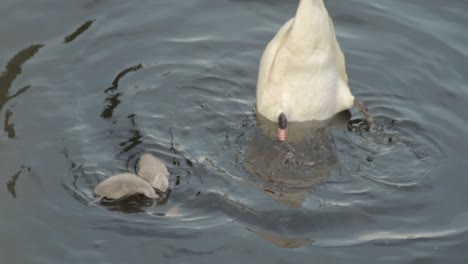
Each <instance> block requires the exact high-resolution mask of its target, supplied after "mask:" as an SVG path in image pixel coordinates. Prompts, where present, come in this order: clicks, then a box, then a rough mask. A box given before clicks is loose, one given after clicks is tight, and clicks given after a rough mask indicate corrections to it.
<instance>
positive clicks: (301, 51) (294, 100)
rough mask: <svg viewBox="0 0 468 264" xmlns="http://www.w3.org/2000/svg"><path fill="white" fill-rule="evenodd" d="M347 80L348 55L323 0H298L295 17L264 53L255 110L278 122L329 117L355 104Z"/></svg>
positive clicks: (283, 27)
mask: <svg viewBox="0 0 468 264" xmlns="http://www.w3.org/2000/svg"><path fill="white" fill-rule="evenodd" d="M347 83H348V76H347V74H346V69H345V59H344V55H343V52H342V51H341V49H340V46H339V44H338V41H337V39H336V35H335V29H334V26H333V22H332V21H331V19H330V17H329V15H328V12H327V9H326V8H325V5H324V3H323V0H300V3H299V7H298V8H297V11H296V15H295V17H293V18H291V19H290V20H289V21H287V22H286V23H285V24H284V25H283V26H282V27H281V28H280V29H279V31H278V33H277V34H276V35H275V37H274V38H273V39H272V40H271V41H270V43H269V44H268V45H267V47H266V49H265V51H264V53H263V56H262V59H261V62H260V69H259V76H258V82H257V111H258V112H259V113H260V114H261V115H262V116H264V117H266V118H267V119H269V120H270V121H273V122H277V123H281V121H282V120H284V118H286V119H287V120H288V121H292V122H303V121H310V120H326V119H329V118H331V117H332V116H333V115H335V114H336V113H338V112H341V111H343V110H346V109H349V108H351V107H352V106H353V104H354V96H353V95H352V93H351V91H350V89H349V87H348V84H347ZM281 115H284V116H283V117H281Z"/></svg>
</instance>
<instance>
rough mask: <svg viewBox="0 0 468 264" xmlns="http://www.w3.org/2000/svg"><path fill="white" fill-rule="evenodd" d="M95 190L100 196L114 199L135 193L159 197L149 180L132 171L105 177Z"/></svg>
mask: <svg viewBox="0 0 468 264" xmlns="http://www.w3.org/2000/svg"><path fill="white" fill-rule="evenodd" d="M94 192H95V193H96V196H97V197H98V198H107V199H113V200H118V199H121V198H123V197H126V196H131V195H134V194H143V195H145V196H146V197H148V198H153V199H155V198H159V195H158V194H156V192H155V191H154V189H153V187H152V186H151V185H150V184H149V183H148V182H147V181H145V180H143V179H142V178H140V177H138V176H136V175H134V174H131V173H122V174H117V175H114V176H111V177H109V178H107V179H105V180H104V181H102V182H101V183H99V184H98V185H97V186H96V188H94Z"/></svg>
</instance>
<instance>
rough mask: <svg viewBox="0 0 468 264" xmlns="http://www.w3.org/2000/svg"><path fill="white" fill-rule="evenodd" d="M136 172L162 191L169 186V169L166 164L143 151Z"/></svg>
mask: <svg viewBox="0 0 468 264" xmlns="http://www.w3.org/2000/svg"><path fill="white" fill-rule="evenodd" d="M137 174H138V176H140V177H141V178H143V179H145V180H146V181H147V182H149V183H150V184H151V186H153V188H156V189H158V190H160V191H162V192H165V191H167V188H169V175H170V173H169V171H168V170H167V167H166V165H165V164H164V163H163V162H162V161H161V160H159V159H157V158H156V157H154V156H153V155H151V154H149V153H145V154H143V155H141V157H140V160H139V161H138V167H137Z"/></svg>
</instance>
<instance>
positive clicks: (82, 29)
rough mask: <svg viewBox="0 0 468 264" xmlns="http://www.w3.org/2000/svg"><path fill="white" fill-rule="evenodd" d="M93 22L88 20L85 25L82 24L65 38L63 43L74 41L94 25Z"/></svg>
mask: <svg viewBox="0 0 468 264" xmlns="http://www.w3.org/2000/svg"><path fill="white" fill-rule="evenodd" d="M94 21H95V20H88V21H86V22H85V23H83V24H82V25H81V26H80V27H78V28H77V29H76V30H75V32H73V33H71V34H70V35H68V36H66V37H65V39H64V40H63V41H64V42H65V43H70V42H72V41H73V40H75V39H76V38H77V37H78V36H79V35H81V34H82V33H83V32H85V31H86V30H88V29H89V28H90V27H91V25H92V24H93V23H94Z"/></svg>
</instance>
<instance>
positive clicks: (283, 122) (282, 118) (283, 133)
mask: <svg viewBox="0 0 468 264" xmlns="http://www.w3.org/2000/svg"><path fill="white" fill-rule="evenodd" d="M278 125H279V128H278V141H279V142H286V141H287V140H288V130H287V129H286V127H287V126H288V119H287V118H286V115H285V114H284V113H281V114H280V115H279V117H278Z"/></svg>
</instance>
